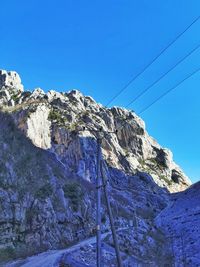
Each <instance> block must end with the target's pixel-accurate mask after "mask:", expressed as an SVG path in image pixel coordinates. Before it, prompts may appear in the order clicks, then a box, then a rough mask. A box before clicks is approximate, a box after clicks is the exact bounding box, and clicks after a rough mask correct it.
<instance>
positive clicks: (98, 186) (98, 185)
mask: <svg viewBox="0 0 200 267" xmlns="http://www.w3.org/2000/svg"><path fill="white" fill-rule="evenodd" d="M100 163H101V137H100V134H99V136H98V138H97V180H96V189H97V214H96V216H97V218H96V231H97V242H96V252H97V267H101V178H100V175H101V170H100Z"/></svg>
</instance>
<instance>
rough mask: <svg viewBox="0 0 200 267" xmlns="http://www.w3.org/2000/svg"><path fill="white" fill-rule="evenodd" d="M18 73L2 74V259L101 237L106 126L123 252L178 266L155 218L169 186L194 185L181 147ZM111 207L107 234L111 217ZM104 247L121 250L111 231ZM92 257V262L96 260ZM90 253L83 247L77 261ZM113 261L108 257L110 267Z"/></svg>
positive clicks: (129, 117)
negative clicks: (98, 221)
mask: <svg viewBox="0 0 200 267" xmlns="http://www.w3.org/2000/svg"><path fill="white" fill-rule="evenodd" d="M9 73H10V72H5V71H1V72H0V81H1V82H0V105H1V113H0V116H1V117H0V128H1V129H2V131H1V132H0V146H1V149H0V199H1V206H0V209H1V215H0V225H1V228H0V233H1V235H0V259H1V256H2V253H4V254H5V251H7V250H6V249H7V248H8V247H9V248H10V250H11V252H12V251H14V252H13V253H14V254H15V253H16V254H15V255H16V256H15V257H21V256H27V255H32V254H34V253H37V252H39V251H43V250H47V249H56V248H60V247H65V246H69V245H70V244H72V243H74V242H78V241H81V240H84V239H87V238H88V237H89V236H93V235H94V234H95V218H96V208H95V203H96V187H95V184H94V183H95V181H96V171H97V160H96V155H97V142H96V139H97V137H98V131H99V129H102V131H103V133H104V135H103V138H102V140H101V148H102V157H103V160H104V163H105V166H104V171H105V173H106V175H107V178H108V181H109V185H108V191H109V196H110V200H111V205H112V208H113V211H114V217H115V222H116V225H117V227H118V230H119V233H120V234H119V239H120V249H121V251H123V253H124V258H125V259H126V261H127V262H128V263H130V264H133V263H134V264H135V263H140V264H143V265H141V266H146V265H145V264H147V266H162V265H160V264H161V263H166V264H171V263H172V261H173V257H172V252H171V250H170V249H169V242H168V239H166V231H165V228H164V230H163V229H162V227H163V226H162V225H160V226H158V224H157V222H155V219H156V218H157V216H159V215H160V214H161V211H162V210H164V209H165V208H166V207H167V206H168V205H169V203H171V202H170V201H171V196H170V194H169V192H180V191H183V190H185V189H186V188H188V187H189V186H190V185H191V182H190V180H189V179H188V177H187V176H186V175H185V174H184V173H183V171H182V170H181V168H180V167H179V166H177V165H176V164H175V163H174V161H173V155H172V152H171V151H169V150H168V149H166V148H162V147H161V146H160V145H159V144H158V143H157V142H156V140H154V139H153V138H152V137H150V136H149V135H148V133H147V131H146V129H145V124H144V122H143V121H142V119H141V118H140V117H138V116H137V114H135V113H134V112H132V111H129V110H126V109H123V108H119V107H112V108H105V107H104V106H102V105H101V104H98V103H96V102H95V101H94V100H93V99H92V98H91V97H89V96H84V95H83V94H82V93H81V92H79V91H77V90H72V91H70V92H67V93H62V92H56V91H53V90H51V91H49V92H48V93H45V92H44V91H43V90H42V89H41V88H36V89H35V90H33V92H29V91H23V87H22V85H21V80H20V78H19V76H18V75H17V74H16V75H15V74H14V73H11V74H9ZM5 75H6V77H7V76H10V79H11V77H12V79H11V80H12V82H11V80H9V79H8V78H6V79H7V80H6V79H5V77H4V76H5ZM5 80H6V81H5ZM13 92H15V94H14V93H13ZM16 92H17V93H16ZM102 203H103V204H102V222H103V225H102V231H103V232H105V231H106V230H108V231H109V221H108V218H107V216H106V215H105V214H106V211H105V203H104V201H102ZM27 244H29V247H28V248H27V247H26V245H27ZM105 244H107V248H108V247H111V246H112V238H111V237H110V235H108V236H107V239H106V240H105ZM127 244H129V245H127ZM144 244H145V245H144ZM1 249H2V250H1ZM91 249H92V251H93V252H94V249H93V248H91ZM109 249H110V248H109ZM1 251H3V252H2V253H1ZM86 251H87V249H86ZM88 251H89V250H88ZM11 254H12V253H11ZM83 254H84V255H85V260H86V259H87V260H88V264H91V266H93V265H92V264H93V263H92V260H94V257H93V258H91V257H90V256H89V255H87V253H86V252H85V253H83ZM111 254H112V253H111ZM59 255H60V254H59ZM78 255H79V256H78ZM81 255H82V254H81V253H80V250H78V251H77V252H76V253H75V254H74V257H75V261H77V260H78V261H80V260H81V259H80V257H83V258H84V255H82V256H81ZM91 255H92V254H91ZM105 255H107V254H106V252H105ZM130 255H134V257H135V258H134V260H133V257H132V256H130ZM10 257H11V258H12V257H14V256H13V255H11V256H10ZM113 257H114V254H113V256H111V257H110V260H111V261H113ZM141 257H142V258H143V259H142V258H141ZM4 260H6V259H4ZM90 260H91V262H90ZM148 263H151V264H152V265H148ZM113 264H114V265H111V263H110V262H109V259H108V258H106V256H105V266H116V263H115V261H114V262H113ZM130 266H132V265H130Z"/></svg>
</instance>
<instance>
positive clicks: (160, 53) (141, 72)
mask: <svg viewBox="0 0 200 267" xmlns="http://www.w3.org/2000/svg"><path fill="white" fill-rule="evenodd" d="M199 18H200V16H198V17H197V18H196V19H195V20H193V21H192V23H190V24H189V25H188V26H187V27H186V28H185V30H184V31H182V32H181V33H180V34H179V35H178V36H177V37H176V38H175V39H174V40H173V41H172V42H170V43H169V44H168V45H167V46H166V47H165V48H164V49H162V50H161V52H159V54H158V55H157V56H156V57H155V58H153V60H151V61H150V63H148V64H147V65H146V66H145V67H144V68H143V69H142V70H141V71H140V72H139V73H137V74H136V75H135V76H134V77H133V78H131V79H130V80H129V81H128V82H127V83H126V84H125V85H124V86H123V87H122V89H121V90H119V91H118V93H117V94H115V95H114V96H113V97H112V98H111V100H110V101H108V103H107V104H106V107H108V105H110V104H111V103H112V102H113V101H114V100H115V99H116V98H117V97H118V96H119V95H121V94H122V92H124V91H125V90H126V88H127V87H128V86H129V85H130V84H131V83H132V82H134V81H135V80H136V79H137V78H138V77H139V76H140V75H142V74H143V73H144V72H145V71H146V69H147V68H149V67H150V66H151V65H152V64H153V63H154V62H155V61H156V60H157V59H158V58H159V57H160V56H161V55H162V54H163V53H164V52H165V51H166V50H167V49H168V48H169V47H170V46H172V45H173V44H174V43H175V42H176V41H177V40H178V39H179V38H180V37H181V36H182V35H183V34H184V33H185V32H186V31H187V30H188V29H189V28H190V27H191V26H192V25H193V24H195V23H196V22H197V21H198V20H199Z"/></svg>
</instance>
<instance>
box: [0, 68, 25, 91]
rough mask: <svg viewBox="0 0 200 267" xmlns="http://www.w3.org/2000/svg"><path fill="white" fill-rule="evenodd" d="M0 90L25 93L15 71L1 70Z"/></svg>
mask: <svg viewBox="0 0 200 267" xmlns="http://www.w3.org/2000/svg"><path fill="white" fill-rule="evenodd" d="M0 88H12V89H13V90H14V91H15V92H23V90H24V87H23V85H22V84H21V79H20V77H19V74H18V73H17V72H15V71H6V70H0Z"/></svg>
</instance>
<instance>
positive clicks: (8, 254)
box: [0, 246, 16, 262]
mask: <svg viewBox="0 0 200 267" xmlns="http://www.w3.org/2000/svg"><path fill="white" fill-rule="evenodd" d="M15 257H16V253H15V249H14V248H13V247H11V246H9V247H6V248H2V249H0V262H2V261H7V260H10V259H14V258H15Z"/></svg>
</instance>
